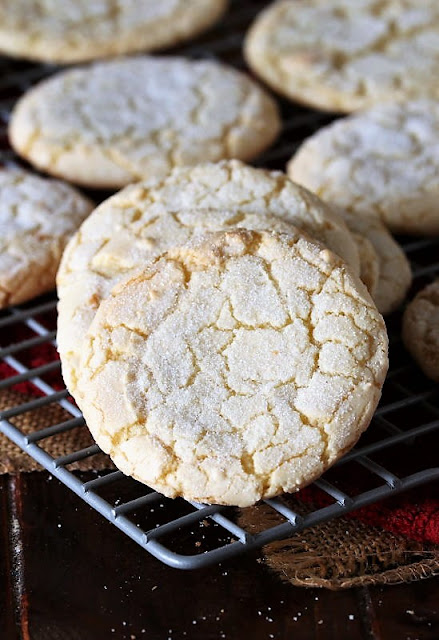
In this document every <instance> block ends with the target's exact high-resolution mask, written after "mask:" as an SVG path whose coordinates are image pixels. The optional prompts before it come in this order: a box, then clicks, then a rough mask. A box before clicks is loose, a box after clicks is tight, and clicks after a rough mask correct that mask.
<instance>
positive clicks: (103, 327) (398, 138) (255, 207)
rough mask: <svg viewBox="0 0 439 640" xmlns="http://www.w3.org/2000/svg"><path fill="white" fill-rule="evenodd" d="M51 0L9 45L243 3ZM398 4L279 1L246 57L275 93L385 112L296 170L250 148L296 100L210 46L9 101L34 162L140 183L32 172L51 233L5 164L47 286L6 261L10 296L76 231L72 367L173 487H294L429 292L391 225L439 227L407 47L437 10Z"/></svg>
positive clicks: (77, 73) (359, 419)
mask: <svg viewBox="0 0 439 640" xmlns="http://www.w3.org/2000/svg"><path fill="white" fill-rule="evenodd" d="M37 4H38V10H37V9H36V6H37ZM40 4H41V3H36V2H34V0H20V1H19V2H17V3H14V5H13V7H12V6H8V7H6V6H4V3H1V2H0V18H2V20H3V21H2V27H1V28H0V48H1V49H3V50H4V51H5V52H7V53H9V54H10V55H25V56H28V57H31V58H35V59H40V60H43V59H44V60H50V61H55V62H64V63H72V62H77V61H83V60H91V59H94V58H98V57H106V56H110V55H116V54H120V53H133V52H135V51H138V50H142V51H145V50H150V51H151V50H154V49H156V48H160V47H163V46H168V45H170V44H173V43H175V42H177V41H179V40H181V39H185V38H189V37H190V36H191V35H194V34H195V33H197V32H199V31H200V30H201V29H203V28H206V27H207V26H208V25H209V24H211V23H213V22H214V21H215V20H216V19H218V18H219V16H220V15H221V13H222V12H223V11H224V10H225V8H226V2H225V1H224V0H209V2H205V1H201V0H188V1H186V0H185V2H183V1H178V0H167V1H166V2H161V3H156V2H152V1H151V0H142V2H126V3H120V6H119V5H118V6H119V9H118V11H116V12H114V11H113V10H112V8H111V7H112V6H113V4H114V3H109V2H108V3H107V2H99V3H93V2H92V3H90V2H85V0H81V2H77V1H76V2H73V0H71V1H68V0H65V2H63V3H62V4H60V7H59V8H58V9H53V7H52V5H51V7H52V8H51V9H49V8H44V7H45V5H44V3H43V9H42V8H41V6H40ZM110 5H111V6H110ZM381 5H382V6H380V8H379V10H378V8H377V6H376V2H372V0H362V1H361V2H358V3H355V7H354V6H353V3H350V2H348V1H347V0H336V1H335V2H334V3H331V5H330V6H328V3H327V2H325V1H324V0H313V1H312V2H307V3H305V2H302V1H301V0H281V1H280V2H275V3H273V5H271V6H270V7H269V8H268V9H267V10H266V11H265V12H263V13H262V15H261V16H260V17H258V18H257V20H256V23H255V25H254V26H253V27H252V28H251V30H250V32H249V35H248V37H247V41H246V45H245V52H246V57H247V60H248V62H249V64H250V66H252V68H253V69H254V71H255V72H256V73H257V74H259V75H260V76H261V77H262V78H263V80H265V81H266V82H267V83H268V84H269V85H271V86H272V87H273V88H274V89H275V90H278V91H281V92H282V93H284V94H286V95H287V96H288V97H289V98H292V99H294V100H299V101H301V102H304V103H307V104H310V105H311V106H315V107H318V108H321V109H327V110H340V111H351V110H354V109H355V110H357V109H360V108H361V109H366V108H367V110H364V111H362V112H361V113H359V114H356V115H353V116H350V117H349V118H345V119H342V120H338V121H337V122H336V123H335V124H332V125H330V126H329V127H326V128H324V129H322V130H320V131H319V132H317V133H316V134H315V135H314V136H313V137H311V138H310V139H308V140H306V141H305V142H304V144H303V145H302V147H301V148H300V149H299V150H298V151H297V153H296V154H295V156H294V157H293V158H292V159H291V161H290V162H289V164H288V175H289V177H287V175H285V174H283V173H280V172H270V171H265V170H262V169H255V168H252V167H250V166H248V165H246V164H244V163H243V162H242V161H251V160H252V159H253V158H255V157H256V156H257V155H258V154H260V153H261V152H262V151H263V150H264V149H266V148H267V147H268V146H269V145H270V144H272V142H273V141H274V140H275V139H276V137H277V136H278V135H279V134H280V129H281V123H280V116H279V110H278V107H277V104H276V102H275V100H274V98H273V97H272V96H270V95H269V94H268V93H267V92H266V91H265V90H264V89H262V88H261V87H260V86H259V85H257V84H256V82H255V81H254V80H252V79H251V78H250V77H248V76H247V75H246V74H244V73H241V72H238V71H236V70H235V69H232V68H230V67H227V66H225V65H223V64H220V63H218V62H216V61H210V60H206V61H194V60H189V59H184V58H176V57H155V56H154V57H152V56H145V55H142V56H139V55H137V56H135V57H125V58H113V59H111V60H104V61H99V62H94V63H92V64H90V65H88V66H83V67H76V68H72V69H69V70H66V71H62V72H59V73H57V74H56V75H54V76H53V77H51V78H49V79H48V80H46V81H44V82H42V83H40V84H39V85H37V86H35V87H34V88H33V89H32V90H30V91H29V92H27V93H26V94H25V95H24V96H23V97H22V99H21V100H20V101H19V102H18V103H17V105H16V107H15V109H14V112H13V115H12V118H11V121H10V127H9V135H10V141H11V144H12V146H13V148H14V149H15V150H16V151H17V153H18V154H20V155H21V156H22V157H24V158H25V159H26V160H28V161H29V162H30V163H31V164H32V165H33V166H35V167H36V168H37V169H40V170H42V171H45V172H47V173H49V174H51V175H52V176H54V177H56V178H58V179H60V178H61V179H63V180H65V181H67V182H72V183H74V184H76V185H80V186H83V187H91V188H94V189H96V188H105V189H110V190H116V189H119V188H121V187H125V188H123V189H122V190H121V191H119V192H118V193H116V194H115V195H113V196H112V197H110V198H109V199H107V200H105V201H104V202H103V203H102V204H101V205H100V206H98V207H97V208H96V209H95V210H94V211H93V213H91V215H88V214H90V212H91V209H92V205H91V203H90V202H89V201H88V200H87V199H86V198H83V197H82V196H81V195H80V194H79V193H78V192H75V191H68V190H69V189H70V190H71V189H73V188H72V187H70V186H67V185H62V184H61V183H60V182H59V180H58V181H54V180H51V181H48V180H43V179H42V178H39V177H38V178H37V177H33V176H30V175H29V176H28V177H27V178H26V179H27V180H34V181H41V185H42V186H41V194H42V195H41V198H40V200H41V202H39V204H38V207H39V209H38V210H40V209H44V210H45V208H46V209H47V208H48V205H47V202H49V203H51V202H52V201H53V202H55V203H56V204H54V206H53V207H52V208H51V209H50V212H51V215H52V218H51V219H52V224H49V223H47V224H46V222H44V224H43V223H42V222H41V223H40V222H37V223H35V224H34V223H33V222H32V223H31V222H30V221H32V220H33V217H32V216H35V215H36V214H34V213H32V214H26V213H24V214H23V215H21V214H20V215H17V211H21V208H22V207H24V210H26V206H27V199H29V198H30V197H31V196H30V195H29V194H30V193H31V189H30V187H29V188H27V187H26V186H24V187H23V184H24V183H23V181H24V173H23V172H21V173H20V172H16V173H13V172H4V179H3V181H4V183H5V184H6V183H7V184H8V185H9V187H8V188H9V189H11V188H12V187H11V186H10V185H13V186H14V188H16V192H15V193H14V196H10V197H9V198H8V199H7V201H8V202H10V204H8V207H9V208H8V211H9V212H10V213H9V218H10V219H11V221H13V222H10V223H8V224H9V225H10V226H11V238H12V237H13V238H14V239H13V240H8V242H7V244H8V251H9V253H10V254H11V255H12V254H14V259H15V260H17V255H18V254H19V253H20V252H21V248H20V251H18V249H17V250H16V249H14V250H13V251H12V250H10V247H11V246H13V243H14V242H15V245H16V246H17V247H22V246H25V242H28V241H27V240H26V241H25V240H22V239H21V238H22V235H23V233H25V232H26V233H28V235H29V236H30V237H33V238H36V237H37V238H40V236H41V237H43V236H44V239H45V242H46V238H47V237H49V236H50V237H51V240H50V241H47V243H46V244H47V247H48V248H47V249H46V248H45V247H46V244H44V243H41V247H40V249H41V252H43V251H45V252H46V254H47V255H48V254H49V253H50V260H49V258H47V260H46V258H45V259H44V260H46V262H47V265H48V266H45V267H44V269H43V270H42V272H41V273H44V277H43V276H40V275H38V276H37V277H36V278H34V280H35V279H37V280H39V281H40V282H41V283H44V285H42V286H41V287H40V289H38V288H37V287H36V285H32V286H30V284H29V283H30V282H31V280H30V279H29V283H27V284H26V287H25V286H24V285H22V284H20V286H19V287H18V285H16V284H15V283H16V282H18V280H17V279H15V280H14V279H13V277H12V276H10V279H11V282H7V284H5V285H4V286H3V283H2V285H1V286H2V289H3V288H4V289H5V291H6V292H7V294H6V295H5V296H4V300H5V304H11V303H13V302H18V301H21V300H24V299H26V297H31V296H32V295H37V294H38V293H40V292H41V291H44V290H47V289H48V288H50V287H51V286H53V284H54V282H53V280H54V273H55V270H56V268H57V265H58V263H59V260H60V256H61V252H62V249H63V247H64V245H65V243H66V242H67V239H68V238H69V237H71V236H72V235H73V234H74V235H73V237H71V239H70V241H69V243H68V245H67V248H66V250H65V252H64V255H63V257H62V260H61V266H60V268H59V271H58V276H57V286H58V294H59V324H58V348H59V352H60V355H61V361H62V369H63V376H64V379H65V381H66V384H67V386H68V388H69V390H70V392H71V393H72V394H73V396H74V397H75V399H76V401H77V403H78V405H79V406H80V408H81V409H82V411H83V412H84V416H85V418H86V421H87V424H88V426H89V428H90V430H91V432H92V434H93V436H94V437H95V439H96V442H97V443H98V444H99V445H100V447H101V448H102V449H103V450H104V451H105V452H107V453H108V454H109V455H110V456H111V458H112V459H113V461H114V462H115V463H116V465H117V466H118V467H119V468H120V469H121V470H122V471H124V472H125V473H127V474H129V475H132V476H133V477H135V478H137V479H138V480H140V481H142V482H145V483H147V484H148V485H150V486H151V487H153V488H155V489H157V490H158V491H160V492H162V493H163V494H165V495H167V496H171V497H175V496H183V497H185V498H187V499H189V500H194V501H199V502H208V503H211V502H215V503H220V504H233V505H239V506H246V505H250V504H253V503H255V502H256V501H257V500H259V499H261V498H269V497H273V496H276V495H278V494H280V493H282V492H284V491H295V490H298V489H300V488H301V487H303V486H305V485H307V484H309V483H310V482H312V481H313V480H314V479H315V478H317V477H318V476H320V475H321V474H322V473H323V472H324V471H325V470H326V469H327V468H328V467H329V466H330V465H332V464H333V463H334V462H335V461H336V460H337V459H338V458H339V457H340V456H342V455H343V453H344V452H345V451H347V450H348V449H349V448H350V447H352V446H353V444H354V443H355V442H356V441H357V439H358V438H359V436H360V435H361V433H362V432H363V431H364V429H365V428H366V427H367V426H368V424H369V422H370V420H371V417H372V415H373V412H374V410H375V408H376V405H377V403H378V401H379V398H380V394H381V388H382V384H383V382H384V378H385V375H386V372H387V366H388V360H387V334H386V329H385V324H384V321H383V319H382V316H381V313H383V314H386V313H390V312H392V311H394V310H395V309H397V308H398V307H399V306H400V305H401V303H402V302H403V300H404V299H405V297H406V295H407V291H408V289H409V288H410V285H411V271H410V266H409V264H408V262H407V259H406V257H405V255H404V253H403V251H402V249H401V248H400V247H399V245H398V244H397V242H396V241H395V240H394V238H393V237H392V235H391V232H392V231H393V232H397V233H438V231H439V222H438V219H439V218H438V215H437V214H436V212H435V202H436V192H437V180H436V173H437V172H436V170H435V166H436V163H437V160H438V159H439V151H438V149H439V142H436V141H437V140H438V133H437V132H438V130H439V110H438V108H437V106H436V104H435V102H434V98H435V94H434V90H433V89H431V90H428V91H427V90H426V89H425V82H418V81H417V80H416V79H414V78H412V77H411V75H410V78H409V79H407V77H406V76H405V75H404V73H405V71H406V70H407V69H410V68H411V67H410V65H412V64H413V60H412V59H411V58H410V59H408V60H407V59H406V58H404V60H403V59H402V57H401V55H400V54H401V47H402V46H403V45H404V46H406V44H407V40H408V39H411V40H412V41H413V43H415V45H416V46H417V47H418V48H419V47H421V44H422V43H424V41H425V42H429V43H430V45H431V46H430V45H429V46H430V49H431V56H432V58H434V56H435V55H436V54H435V49H434V46H433V44H431V42H432V38H433V36H432V35H431V29H430V26H429V23H431V19H432V17H433V19H434V20H436V13H437V10H436V9H435V7H434V4H431V3H426V7H424V8H423V9H422V10H420V9H417V10H416V7H415V6H414V2H413V0H404V1H403V0H401V2H400V3H398V2H397V3H395V2H393V1H392V2H390V0H389V1H387V0H386V2H383V3H381ZM397 5H398V6H397ZM412 5H413V6H412ZM427 5H428V6H427ZM430 5H431V6H430ZM113 8H114V7H113ZM32 11H34V13H35V20H34V21H30V20H29V17H28V16H29V15H30V14H32ZM29 12H30V13H29ZM32 15H33V14H32ZM24 16H27V18H26V19H25V17H24ZM438 22H439V14H438ZM30 24H32V26H30ZM11 33H14V34H15V36H14V37H11V36H10V34H11ZM115 34H117V38H116V37H115ZM140 34H141V35H140ZM418 41H419V42H418ZM60 42H64V43H65V46H63V47H61V46H60ZM30 43H32V46H31V45H30ZM415 45H414V48H413V51H414V55H415V54H416V52H417V51H418V49H417V48H416V46H415ZM422 46H424V45H423V44H422ZM377 56H378V57H379V56H381V60H385V63H384V62H383V63H382V64H381V66H380V69H379V70H378V69H377V65H376V58H377ZM415 57H416V56H415ZM416 59H417V58H416ZM404 64H405V65H406V66H404ZM401 65H402V66H401ZM431 68H432V69H433V68H434V67H433V64H432V66H431ZM429 87H431V84H430V85H429ZM395 97H397V98H398V99H399V102H395V101H394V100H393V98H395ZM402 98H404V99H405V101H404V102H400V100H401V99H402ZM407 98H410V99H411V101H410V102H407V101H406V100H407ZM415 98H416V99H415ZM381 102H385V104H382V105H381ZM377 103H378V106H375V105H377ZM290 178H291V179H290ZM35 184H36V182H35ZM299 184H300V185H303V186H299ZM127 185H128V186H127ZM2 188H3V187H2V184H0V189H2ZM35 188H36V187H35ZM62 189H64V191H63V192H62V193H63V194H64V193H65V194H66V195H65V196H64V198H62V197H61V196H60V195H58V192H59V190H62ZM312 192H314V193H312ZM60 193H61V192H60ZM17 194H18V195H17ZM67 194H69V195H67ZM73 194H74V195H73ZM34 199H35V198H34ZM16 201H19V204H18V205H17V204H15V203H16ZM32 202H33V201H32ZM25 205H26V206H25ZM32 206H33V207H34V205H32ZM63 207H64V209H65V208H66V207H67V209H69V210H70V216H68V215H67V216H66V215H65V214H64V209H63ZM28 208H29V207H28ZM34 208H35V210H37V207H34ZM38 215H40V214H38ZM54 216H56V224H55V220H54ZM86 216H88V217H87V219H85V218H86ZM84 219H85V221H84V222H83V220H84ZM24 220H26V221H29V225H28V227H26V224H27V222H23V221H24ZM67 220H68V223H69V224H67V222H66V221H67ZM16 221H19V223H18V222H16ZM81 223H82V224H81ZM14 225H15V226H14ZM17 225H18V226H17ZM38 225H40V226H38ZM79 225H81V226H79ZM16 227H17V229H18V228H19V231H16V230H15V229H16ZM55 227H56V233H55V232H54V231H53V233H52V229H55ZM78 227H79V228H78ZM8 229H9V227H8ZM12 229H14V231H12ZM23 229H24V231H23ZM43 229H44V231H43ZM47 229H50V231H47ZM75 231H76V233H74V232H75ZM14 234H15V235H14ZM20 234H21V235H20ZM38 234H40V235H38ZM52 236H54V237H55V236H56V240H53V239H52ZM16 237H19V238H20V239H19V240H16V239H15V238H16ZM15 245H14V246H15ZM43 245H44V246H43ZM26 246H28V245H26ZM29 246H30V245H29ZM46 254H45V255H46ZM8 255H9V254H8ZM0 259H1V260H2V259H3V256H0ZM5 260H6V261H5V264H6V263H7V264H9V263H11V264H12V262H11V260H12V258H9V257H7V259H6V258H5ZM8 260H9V262H8ZM44 260H43V258H41V259H40V258H38V260H37V262H39V263H42V264H43V263H44V264H46V262H44ZM7 271H8V267H7V266H6V267H5V269H4V272H5V273H6V272H7ZM11 273H12V268H11ZM14 277H15V276H14ZM21 278H22V279H23V278H26V276H21ZM5 282H6V281H5ZM20 282H21V281H20ZM17 287H18V288H17ZM16 289H17V291H18V290H19V292H20V293H19V295H16V294H15V290H16ZM23 291H25V294H23ZM409 325H410V323H406V326H409ZM409 334H410V329H407V330H406V335H409Z"/></svg>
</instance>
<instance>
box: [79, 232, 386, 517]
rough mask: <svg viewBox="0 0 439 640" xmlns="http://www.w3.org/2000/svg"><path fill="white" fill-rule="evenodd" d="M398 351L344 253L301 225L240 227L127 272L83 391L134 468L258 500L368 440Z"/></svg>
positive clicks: (124, 462) (166, 483) (170, 492)
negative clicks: (288, 229)
mask: <svg viewBox="0 0 439 640" xmlns="http://www.w3.org/2000/svg"><path fill="white" fill-rule="evenodd" d="M387 364H388V363H387V334H386V329H385V325H384V322H383V319H382V317H381V316H380V314H379V313H378V311H377V310H376V307H375V305H374V304H373V302H372V300H371V298H370V296H369V294H368V293H367V290H366V288H365V287H364V285H363V284H362V283H361V282H360V280H358V278H356V277H355V276H353V274H351V272H350V270H349V269H348V268H347V267H346V265H345V264H344V263H343V262H342V261H341V260H340V259H339V258H338V257H337V256H335V255H334V254H333V253H332V252H330V251H328V250H327V249H325V248H324V247H322V245H319V244H317V243H315V242H312V241H311V240H309V239H308V238H307V237H305V236H303V234H301V233H300V232H299V231H297V230H296V231H295V232H292V233H290V234H288V235H287V234H277V233H270V232H256V231H248V230H244V229H238V230H235V231H229V232H224V233H217V234H212V235H210V236H206V237H205V238H204V239H202V240H193V241H192V242H190V243H188V244H187V245H184V246H182V247H175V248H173V249H171V250H169V251H168V252H167V253H165V254H164V255H162V256H161V257H160V258H159V259H158V260H157V261H156V262H155V263H154V264H153V265H150V266H149V267H148V268H146V269H145V270H144V271H139V272H138V273H137V274H136V275H133V276H132V277H130V278H129V279H127V280H125V281H123V282H121V283H120V284H119V285H117V287H115V289H114V290H113V292H112V295H111V296H110V297H109V298H107V300H105V301H104V302H103V303H102V304H101V306H100V307H99V309H98V312H97V314H96V316H95V319H94V320H93V323H92V325H91V327H90V329H89V331H88V333H87V336H86V338H85V342H84V347H83V350H82V359H81V371H80V378H79V386H80V389H81V402H80V405H81V409H82V410H83V412H84V416H85V419H86V421H87V424H88V426H89V428H90V430H91V432H92V434H93V436H94V438H95V439H96V441H97V443H98V444H99V446H101V447H102V448H103V450H104V451H106V452H107V453H109V455H110V456H111V458H112V459H113V460H114V462H115V464H116V466H117V467H119V468H120V469H121V470H122V471H123V472H124V473H126V474H128V475H131V476H133V477H134V478H136V479H137V480H140V481H141V482H144V483H146V484H148V485H149V486H151V487H153V488H154V489H156V490H158V491H160V492H161V493H163V494H165V495H167V496H170V497H176V496H183V497H185V498H186V499H189V500H196V501H199V502H207V503H220V504H231V505H238V506H247V505H251V504H254V503H255V502H256V501H257V500H259V499H261V498H269V497H273V496H276V495H279V494H280V493H282V492H284V491H295V490H298V489H300V488H301V487H303V486H305V485H306V484H309V483H310V482H312V481H313V480H314V479H315V478H316V477H318V476H320V475H321V474H322V473H323V472H324V471H325V470H326V469H327V468H328V467H329V466H330V465H331V464H333V463H334V462H335V461H336V460H337V459H338V458H339V457H340V456H341V455H342V454H343V453H344V452H345V451H347V450H348V449H349V448H350V447H351V446H352V445H353V444H354V443H355V442H356V440H357V439H358V438H359V436H360V434H361V433H362V431H363V430H364V429H365V428H366V427H367V425H368V424H369V421H370V419H371V417H372V414H373V412H374V409H375V407H376V405H377V402H378V399H379V397H380V394H381V386H382V383H383V381H384V377H385V375H386V371H387Z"/></svg>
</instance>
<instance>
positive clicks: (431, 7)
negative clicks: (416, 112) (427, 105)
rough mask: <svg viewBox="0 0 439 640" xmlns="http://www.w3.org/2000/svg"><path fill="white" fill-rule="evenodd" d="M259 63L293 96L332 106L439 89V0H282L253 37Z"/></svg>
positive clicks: (354, 106)
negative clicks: (438, 1) (437, 0)
mask: <svg viewBox="0 0 439 640" xmlns="http://www.w3.org/2000/svg"><path fill="white" fill-rule="evenodd" d="M245 54H246V58H247V61H248V63H249V65H250V66H251V67H252V69H253V70H254V71H255V72H256V73H257V74H258V75H259V76H260V77H261V78H263V79H264V80H265V81H266V82H267V83H268V84H269V85H271V86H272V87H273V88H274V89H276V90H277V91H279V92H280V93H282V94H284V95H285V96H287V97H289V98H292V99H293V100H297V101H298V102H303V103H305V104H309V105H312V106H314V107H316V108H319V109H325V110H329V111H346V112H349V111H355V110H358V109H364V108H367V107H371V106H373V105H375V104H380V103H382V102H385V101H397V100H404V99H417V98H424V97H426V98H431V99H434V100H437V98H438V97H439V89H438V87H439V82H438V80H439V73H438V69H439V5H438V3H437V2H436V0H423V2H422V3H420V2H419V1H418V0H401V1H397V2H395V1H394V0H379V1H378V2H377V0H362V1H359V0H355V2H352V1H351V0H331V2H328V1H327V0H280V1H279V2H275V3H274V4H272V5H270V6H269V7H268V8H267V9H266V10H265V11H264V12H262V13H261V14H260V15H259V16H258V17H257V18H256V21H255V23H254V24H253V26H252V28H251V29H250V31H249V34H248V36H247V39H246V43H245Z"/></svg>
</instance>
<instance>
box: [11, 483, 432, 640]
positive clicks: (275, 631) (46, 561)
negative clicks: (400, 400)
mask: <svg viewBox="0 0 439 640" xmlns="http://www.w3.org/2000/svg"><path fill="white" fill-rule="evenodd" d="M0 510H1V520H0V522H1V531H0V537H1V542H0V544H1V547H0V548H1V552H0V638H1V640H17V639H20V640H101V639H102V640H111V638H115V639H121V640H125V639H126V640H137V639H142V638H147V639H148V640H151V639H156V638H157V639H160V640H161V639H168V638H170V639H172V640H177V639H185V638H187V639H194V640H196V639H203V640H206V639H213V638H215V639H217V638H229V639H232V640H233V639H241V638H251V639H252V640H259V639H260V638H261V639H262V638H264V639H269V638H288V639H289V638H298V639H299V640H307V639H308V638H313V639H314V638H315V639H318V640H326V639H328V640H329V639H337V640H338V639H342V640H343V639H344V638H346V639H349V640H356V639H364V640H366V639H367V640H372V639H375V638H379V639H385V640H409V639H410V640H415V639H419V640H427V639H428V640H430V639H431V640H438V638H439V579H438V578H434V579H429V580H424V581H422V582H417V583H414V584H411V585H399V586H395V587H385V588H378V587H375V588H370V589H369V588H361V589H355V590H349V591H345V592H329V591H324V590H318V589H299V588H294V587H292V586H291V585H288V584H284V583H282V582H281V581H280V579H279V578H278V577H277V576H275V575H273V574H272V573H270V572H269V571H268V570H267V569H266V568H265V567H264V566H263V565H262V564H261V563H259V562H257V558H256V556H254V555H253V556H249V557H246V558H240V559H238V560H234V561H233V562H229V563H227V564H223V565H222V566H219V567H218V566H217V567H212V568H209V569H204V570H201V571H195V572H183V571H178V570H175V569H170V568H168V567H166V566H165V565H163V564H161V563H160V562H159V561H158V560H156V559H155V558H153V557H152V556H150V555H149V554H148V553H147V552H145V551H143V550H142V549H141V548H140V547H138V546H137V545H136V544H135V543H134V542H132V541H131V540H130V539H128V538H127V537H126V536H124V535H123V534H122V533H121V532H120V531H118V530H117V529H116V528H115V527H113V526H112V525H110V524H109V523H108V522H107V521H105V520H104V519H103V518H102V517H101V516H100V515H99V514H97V513H96V512H94V511H93V510H92V509H91V508H89V507H88V506H87V505H86V504H84V503H83V502H82V501H81V500H79V499H78V498H77V497H76V496H75V495H74V494H72V493H71V492H70V491H69V490H68V489H66V488H65V487H64V486H62V485H61V484H59V482H58V481H57V480H55V479H52V478H51V476H49V475H48V474H47V473H43V472H41V473H39V472H36V473H32V474H22V475H20V476H17V477H15V478H12V477H5V476H3V477H2V478H0Z"/></svg>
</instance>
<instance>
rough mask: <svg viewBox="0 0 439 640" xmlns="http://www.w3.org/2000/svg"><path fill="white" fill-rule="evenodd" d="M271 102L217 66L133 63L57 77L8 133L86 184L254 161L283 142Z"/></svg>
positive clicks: (111, 184)
mask: <svg viewBox="0 0 439 640" xmlns="http://www.w3.org/2000/svg"><path fill="white" fill-rule="evenodd" d="M279 129H280V119H279V115H278V110H277V106H276V103H275V102H274V100H273V99H272V98H271V97H269V96H268V94H266V93H265V92H264V91H263V90H262V89H261V88H259V87H258V85H257V84H255V83H254V82H253V80H251V79H250V78H249V77H248V76H246V75H245V74H243V73H240V72H239V71H236V70H235V69H232V68H231V67H226V66H225V65H222V64H220V63H218V62H212V61H207V60H204V61H195V60H187V59H184V58H171V57H169V58H158V57H157V58H152V57H147V56H144V57H135V58H125V59H122V60H112V61H109V62H100V63H95V64H93V65H91V66H88V67H82V68H77V69H71V70H68V71H64V72H61V73H58V74H57V75H56V76H54V77H52V78H49V79H48V80H45V81H43V82H41V83H40V84H38V85H37V86H35V87H34V88H33V89H31V90H30V91H29V92H28V93H26V94H25V95H24V96H23V97H22V98H21V100H19V102H18V103H17V105H16V106H15V108H14V111H13V113H12V118H11V121H10V124H9V137H10V140H11V144H12V146H13V147H14V149H15V150H16V151H17V153H19V154H21V155H22V156H23V157H24V158H26V159H27V160H29V162H31V163H32V164H34V165H35V166H37V167H38V168H40V169H43V170H45V171H47V172H48V173H51V174H53V175H56V176H59V177H62V178H65V179H67V180H70V181H71V182H76V183H78V184H83V185H87V186H90V187H107V188H116V187H121V186H125V185H126V184H128V183H130V182H134V181H137V180H139V179H141V178H142V177H143V178H145V177H147V178H150V177H162V176H165V175H166V174H167V173H169V171H170V170H171V169H172V168H173V167H175V166H180V165H194V164H197V163H198V162H204V161H206V162H207V161H216V160H221V159H222V158H233V157H236V158H240V159H242V160H248V159H251V158H253V157H254V156H256V155H257V154H258V153H260V152H261V151H262V150H263V149H265V148H266V147H267V146H268V145H269V144H271V142H273V140H274V139H275V137H276V136H277V134H278V132H279Z"/></svg>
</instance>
